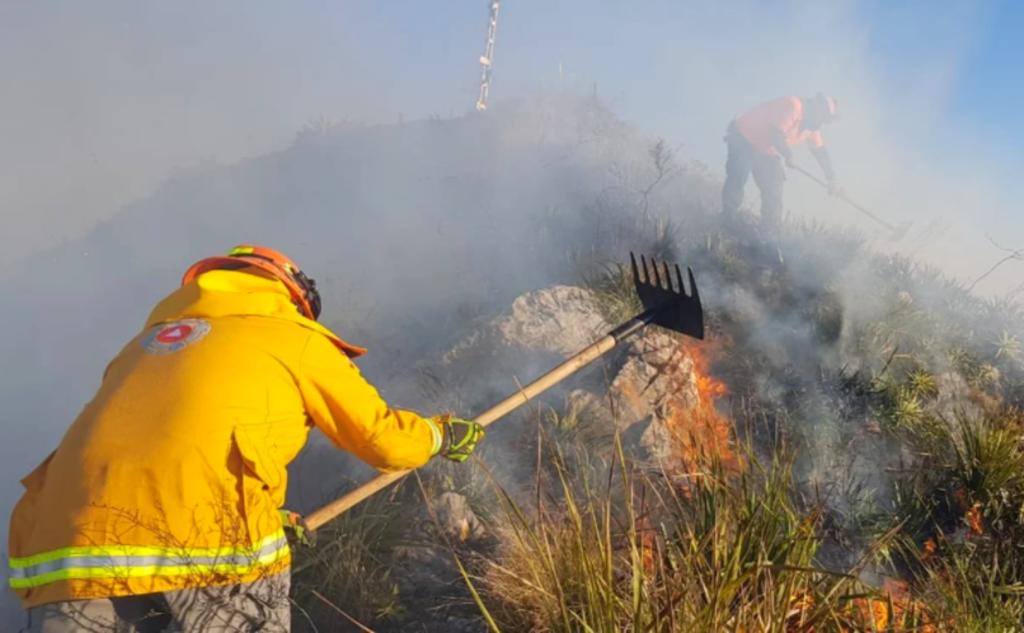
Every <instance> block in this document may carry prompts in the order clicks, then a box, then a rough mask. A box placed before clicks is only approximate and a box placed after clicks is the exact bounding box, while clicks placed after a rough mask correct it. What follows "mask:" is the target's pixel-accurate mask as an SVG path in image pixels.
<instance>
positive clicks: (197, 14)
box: [0, 0, 1024, 256]
mask: <svg viewBox="0 0 1024 633" xmlns="http://www.w3.org/2000/svg"><path fill="white" fill-rule="evenodd" d="M486 16H487V3H486V2H485V1H484V0H437V1H435V2H424V1H422V0H389V1H386V2H382V1H377V0H349V1H347V2H336V1H330V0H318V1H312V0H310V1H303V2H289V3H280V2H271V1H269V0H264V1H248V2H243V1H241V0H234V1H231V0H225V1H224V2H216V3H210V2H200V1H198V0H182V1H180V2H175V3H147V4H143V3H137V2H132V1H129V0H104V1H101V2H95V3H81V2H75V1H70V0H64V1H60V0H57V1H55V2H49V3H37V2H29V1H27V0H14V1H12V2H7V3H3V4H2V5H0V73H2V74H3V76H4V77H5V81H6V89H7V94H5V98H4V99H3V100H0V112H2V114H3V116H0V138H4V139H5V143H4V144H3V145H2V146H0V207H2V208H4V209H5V212H6V213H7V215H8V216H9V218H8V220H9V221H8V224H7V229H8V231H7V235H8V236H9V238H10V241H11V242H12V244H5V246H6V247H7V248H6V249H5V250H4V252H5V253H6V254H7V256H11V255H10V254H11V253H21V252H22V251H26V250H30V249H33V248H38V247H42V246H45V245H47V244H48V243H50V242H53V241H55V240H59V239H63V238H66V237H72V236H73V235H75V234H76V233H80V232H81V231H82V230H85V229H87V228H88V227H89V226H91V225H92V223H94V222H95V221H96V220H98V219H101V218H103V217H108V216H109V215H110V214H111V213H113V211H115V210H116V209H117V208H119V207H120V206H121V205H123V204H125V203H126V202H128V201H130V200H132V199H136V198H138V197H141V196H145V195H147V194H148V193H149V192H151V191H152V190H153V189H154V188H155V187H156V186H157V185H158V184H159V183H160V182H162V181H163V180H165V179H166V178H168V177H169V176H170V175H171V174H173V173H174V172H175V171H176V170H178V169H181V168H187V167H190V166H193V165H196V164H200V163H202V162H203V161H211V160H212V161H218V162H232V161H235V160H239V159H241V158H244V157H246V156H252V155H255V154H259V153H262V152H266V151H270V150H271V149H273V148H275V147H281V146H282V145H284V144H286V143H287V142H288V141H289V139H290V138H291V137H292V135H293V134H294V133H295V131H296V130H297V129H298V128H300V127H301V126H302V125H304V124H306V123H308V122H310V121H312V120H314V119H316V118H318V117H320V116H325V117H327V118H331V119H352V120H356V121H363V122H391V121H395V120H397V118H398V117H399V115H402V116H404V117H405V118H415V117H421V116H428V115H432V114H439V115H442V116H448V115H458V114H461V113H463V112H465V111H467V110H468V109H469V108H470V107H471V106H472V103H473V101H474V100H475V96H476V89H477V81H478V77H479V69H478V66H477V63H476V59H477V56H478V55H479V54H480V52H481V49H482V46H483V38H484V32H485V26H486ZM1022 27H1024V8H1022V5H1021V3H1016V2H1009V1H1006V2H996V1H978V2H952V1H949V2H921V1H913V2H899V3H894V2H884V1H881V0H871V1H865V2H854V1H852V0H849V1H835V2H826V3H811V2H801V1H797V0H794V1H791V2H759V1H757V0H732V1H722V2H712V3H709V2H704V1H703V0H702V1H699V2H697V1H693V2H691V1H688V0H687V1H682V0H634V1H626V0H605V1H603V2H596V3H595V2H593V1H592V0H505V2H504V3H503V6H502V15H501V20H500V25H499V33H498V45H497V55H496V65H495V75H494V87H493V92H492V97H493V98H494V99H496V100H499V101H500V100H501V99H508V98H513V97H517V96H523V95H529V94H535V93H537V92H541V91H545V90H575V91H580V92H583V91H586V92H589V91H590V90H592V89H593V88H595V87H596V89H597V91H598V94H599V95H600V96H601V97H602V98H603V99H605V100H606V101H607V102H608V103H609V104H610V106H611V107H612V108H613V109H614V110H615V111H616V112H618V113H619V114H620V115H621V116H623V117H624V118H625V119H627V120H628V121H630V122H631V123H634V124H636V125H638V126H640V127H641V128H643V129H644V130H646V131H648V132H650V133H651V134H652V135H659V136H664V137H665V138H667V139H668V140H669V141H671V142H672V144H673V146H676V147H679V148H680V155H681V156H684V157H694V158H698V159H701V160H703V161H705V162H707V163H708V164H709V165H710V166H711V167H712V168H713V169H716V170H717V169H720V164H721V161H722V159H723V156H722V146H721V141H720V137H721V131H722V129H723V128H724V127H725V125H726V123H727V122H728V120H729V119H730V118H732V116H734V115H735V114H737V113H738V112H740V111H741V110H742V109H744V108H746V107H748V106H750V105H753V104H754V103H756V102H757V101H759V100H761V99H764V98H769V97H773V96H777V95H780V94H802V93H809V92H811V91H814V90H818V89H822V90H826V91H829V92H833V93H835V94H837V95H838V96H839V97H840V99H841V102H842V103H843V106H844V111H845V114H844V120H843V122H842V123H841V124H840V125H838V126H836V127H835V129H834V131H833V130H830V131H829V136H830V137H831V138H830V140H832V141H833V143H832V145H833V149H834V152H835V154H836V163H837V167H838V168H839V169H840V173H841V176H844V177H845V178H844V179H845V180H846V182H847V184H848V185H849V188H851V189H853V190H856V191H858V192H859V193H860V194H861V195H862V196H863V197H864V198H865V200H866V201H868V202H870V203H872V204H874V205H889V206H892V207H893V211H892V212H893V213H895V214H899V213H911V210H914V209H918V208H922V209H923V208H927V209H928V210H929V213H931V212H934V213H940V214H943V213H944V214H947V215H950V216H955V215H956V213H957V211H956V209H955V208H952V207H953V206H954V205H952V203H950V202H949V201H950V200H962V201H965V203H971V202H972V201H981V202H979V203H978V205H977V206H978V207H979V208H978V209H974V210H973V213H974V214H975V215H976V216H977V221H978V222H979V224H980V225H981V226H983V227H984V230H986V231H994V230H999V231H1000V232H1003V233H1009V234H1010V235H1013V236H1016V237H1019V238H1020V241H1022V242H1024V220H1022V219H1021V217H1022V215H1024V214H1018V213H1015V212H1014V213H1010V212H1008V211H1007V209H1008V208H1014V209H1015V208H1016V207H1015V201H1016V200H1017V199H1019V198H1020V194H1021V193H1022V189H1021V185H1020V184H1019V183H1018V182H1017V181H1018V180H1019V178H1017V177H1016V174H1017V173H1018V172H1019V171H1020V168H1021V167H1022V166H1024V163H1022V158H1021V156H1022V149H1024V147H1022V146H1024V120H1022V117H1021V116H1020V112H1021V110H1022V105H1024V103H1022V100H1024V95H1022V91H1024V88H1022V87H1021V82H1020V81H1019V80H1018V76H1019V69H1020V68H1021V67H1022V66H1024V64H1022V61H1024V56H1022V46H1024V45H1022V44H1021V43H1019V42H1018V41H1017V40H1018V34H1019V33H1021V32H1024V28H1022ZM957 182H959V184H961V185H962V187H961V190H958V191H945V190H941V191H940V190H939V189H937V188H936V185H937V184H938V183H942V184H943V186H944V187H951V186H952V185H953V184H956V183H957ZM929 196H930V197H929ZM944 206H946V207H950V208H949V209H948V210H947V209H942V208H941V207H944Z"/></svg>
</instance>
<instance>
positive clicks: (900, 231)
mask: <svg viewBox="0 0 1024 633" xmlns="http://www.w3.org/2000/svg"><path fill="white" fill-rule="evenodd" d="M789 168H790V169H792V170H794V171H798V172H800V173H801V174H803V175H805V176H807V177H808V178H810V179H811V180H813V181H814V182H816V183H818V184H819V185H821V186H822V187H823V188H825V189H829V188H830V187H829V186H828V183H826V182H825V181H824V180H822V179H821V178H818V177H817V176H815V175H814V174H812V173H811V172H809V171H807V170H806V169H804V168H803V167H801V166H800V165H790V166H789ZM835 196H836V197H837V198H839V199H840V200H842V201H843V202H845V203H846V204H848V205H850V206H851V207H853V208H854V209H856V210H858V211H860V212H861V213H863V214H864V215H866V216H868V217H869V218H871V219H872V220H874V221H875V222H877V223H879V224H881V225H882V226H884V227H885V228H887V229H889V231H891V232H892V239H893V241H897V240H901V239H903V236H904V235H906V234H907V231H909V230H910V222H907V223H906V224H901V225H900V226H894V225H892V224H890V223H889V222H886V221H885V220H883V219H882V218H880V217H878V216H877V215H875V214H874V213H872V212H870V211H868V210H867V209H865V208H864V207H863V206H861V205H860V204H858V203H857V202H856V201H855V200H853V199H851V198H850V197H849V196H848V195H846V193H844V192H839V193H837V194H835Z"/></svg>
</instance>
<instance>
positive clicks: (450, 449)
mask: <svg viewBox="0 0 1024 633" xmlns="http://www.w3.org/2000/svg"><path fill="white" fill-rule="evenodd" d="M442 425H443V426H444V440H443V442H442V444H441V456H442V457H446V458H448V459H450V460H452V461H453V462H464V461H466V460H467V459H469V456H470V455H471V454H472V453H473V451H475V450H476V445H477V444H479V443H480V440H482V439H484V435H486V433H484V427H482V426H480V425H479V424H477V423H476V422H474V421H473V420H463V419H462V418H455V417H449V418H447V419H445V420H444V421H443V422H442Z"/></svg>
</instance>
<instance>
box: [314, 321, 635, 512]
mask: <svg viewBox="0 0 1024 633" xmlns="http://www.w3.org/2000/svg"><path fill="white" fill-rule="evenodd" d="M634 321H635V322H636V324H635V325H633V327H631V328H630V331H635V330H636V329H639V327H642V326H643V325H644V324H645V323H644V322H641V321H639V320H634ZM634 321H631V322H630V325H632V324H634ZM619 330H623V328H619ZM619 330H616V332H613V333H612V334H609V335H607V336H605V337H604V338H602V339H601V340H599V341H597V342H596V343H593V344H592V345H590V346H589V347H587V348H586V349H584V350H583V351H581V352H579V353H578V354H576V355H575V356H573V357H572V358H570V359H568V360H566V361H565V362H564V363H562V364H561V365H559V366H558V367H555V368H554V369H552V370H551V371H549V372H548V373H546V374H544V375H543V376H541V377H540V378H538V379H536V380H534V381H533V382H531V383H530V384H528V385H526V386H525V387H523V388H522V389H521V390H519V391H517V392H516V393H514V394H512V395H510V396H509V397H507V398H505V399H504V400H502V401H501V402H499V403H498V404H496V405H495V406H493V407H491V408H490V409H488V410H486V411H484V412H483V413H481V414H480V415H479V416H478V417H477V418H476V421H477V423H479V424H480V425H482V426H488V425H490V424H491V423H493V422H494V421H496V420H498V419H500V418H502V417H504V416H505V415H506V414H508V413H511V412H512V411H514V410H515V409H518V408H519V407H521V406H522V405H524V404H526V403H527V402H529V401H530V400H532V399H534V398H536V397H537V396H538V395H540V394H541V393H543V392H545V391H547V390H548V389H550V388H551V387H553V386H555V385H557V384H558V383H560V382H561V381H563V380H565V379H566V378H568V377H569V376H571V375H572V374H574V373H576V372H577V371H579V370H580V369H582V368H583V367H586V366H587V365H589V364H590V363H592V362H594V361H595V360H597V359H598V358H600V357H601V356H603V355H604V354H605V353H607V352H608V351H609V350H611V349H612V348H613V347H615V345H616V344H617V343H618V342H619V340H621V338H622V334H624V333H625V331H624V330H623V331H622V332H620V331H619ZM411 472H412V471H411V470H401V471H398V472H394V473H388V474H385V475H380V476H378V477H375V478H374V479H372V480H370V481H369V482H367V483H365V484H363V485H362V486H360V487H358V488H356V489H355V490H353V491H352V492H349V493H348V494H346V495H344V496H342V497H338V498H337V499H335V500H334V501H331V502H330V503H328V504H327V505H325V506H323V507H322V508H320V509H318V510H316V511H315V512H313V513H312V514H309V515H307V516H306V517H305V520H306V526H307V527H308V528H309V529H311V530H316V529H317V528H319V527H320V526H322V525H323V524H325V523H327V522H328V521H330V520H331V519H333V518H334V517H336V516H338V515H340V514H342V513H344V512H346V511H347V510H348V509H349V508H351V507H352V506H354V505H356V504H357V503H359V502H361V501H363V500H365V499H367V498H368V497H372V496H373V495H375V494H377V493H378V492H380V491H381V490H383V489H385V488H387V487H388V486H390V485H391V484H393V483H395V482H396V481H398V480H399V479H401V478H402V477H405V476H406V475H408V474H409V473H411Z"/></svg>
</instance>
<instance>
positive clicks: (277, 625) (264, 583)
mask: <svg viewBox="0 0 1024 633" xmlns="http://www.w3.org/2000/svg"><path fill="white" fill-rule="evenodd" d="M290 584H291V578H290V574H289V573H287V572H286V573H284V574H279V575H277V576H271V577H269V578H262V579H260V580H257V581H256V582H253V583H250V584H245V585H227V586H224V587H196V588H192V589H183V590H181V591H168V592H166V593H152V594H146V595H141V596H123V597H118V598H101V599H96V600H74V601H69V602H53V603H50V604H44V605H41V606H38V607H35V608H33V609H30V610H29V612H28V618H29V622H28V626H27V628H24V629H22V630H23V631H25V632H26V633H71V632H82V631H84V632H87V633H200V632H202V633H206V632H212V633H229V632H236V631H237V632H255V631H259V632H260V633H288V631H289V630H291V614H290V605H289V602H288V590H289V586H290Z"/></svg>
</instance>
